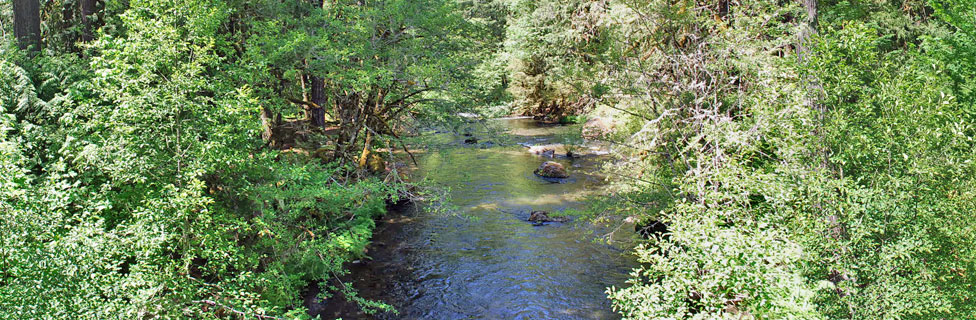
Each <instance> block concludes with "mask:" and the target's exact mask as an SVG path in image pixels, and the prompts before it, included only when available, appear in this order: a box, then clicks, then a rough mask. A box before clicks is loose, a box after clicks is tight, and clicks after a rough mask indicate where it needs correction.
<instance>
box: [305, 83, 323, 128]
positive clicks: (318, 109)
mask: <svg viewBox="0 0 976 320" xmlns="http://www.w3.org/2000/svg"><path fill="white" fill-rule="evenodd" d="M309 79H310V81H309V82H310V85H311V86H312V88H310V89H311V90H310V91H311V94H309V100H311V101H312V103H314V104H315V105H316V106H314V107H312V110H311V112H310V114H309V116H310V118H311V120H312V123H313V124H315V126H316V127H319V128H325V109H324V108H323V107H322V106H324V105H325V102H326V99H325V80H323V79H322V78H321V77H316V76H309Z"/></svg>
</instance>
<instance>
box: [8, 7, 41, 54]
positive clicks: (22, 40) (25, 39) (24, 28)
mask: <svg viewBox="0 0 976 320" xmlns="http://www.w3.org/2000/svg"><path fill="white" fill-rule="evenodd" d="M38 1H39V0H14V36H15V37H17V40H18V44H19V45H20V48H21V49H28V48H29V49H30V50H31V51H32V52H38V51H40V50H41V4H40V2H38Z"/></svg>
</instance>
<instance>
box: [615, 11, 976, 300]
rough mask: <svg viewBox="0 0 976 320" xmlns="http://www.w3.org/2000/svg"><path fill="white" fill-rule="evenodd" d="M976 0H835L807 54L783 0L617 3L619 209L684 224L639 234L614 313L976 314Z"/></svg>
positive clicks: (823, 13) (793, 14) (617, 293)
mask: <svg viewBox="0 0 976 320" xmlns="http://www.w3.org/2000/svg"><path fill="white" fill-rule="evenodd" d="M963 2H965V1H962V2H948V1H946V2H937V1H933V2H932V3H931V7H926V6H925V4H919V3H915V2H911V3H904V4H903V3H902V2H897V3H894V2H892V3H889V2H885V1H881V2H822V3H821V6H820V7H819V8H820V12H821V15H820V16H821V19H820V32H819V34H818V35H817V36H816V37H814V38H813V39H812V40H811V41H812V44H813V45H812V46H810V47H811V48H810V49H809V52H802V54H804V55H805V56H804V58H803V59H797V56H795V55H793V52H791V51H787V50H786V49H783V48H784V46H785V45H789V44H791V43H794V42H795V41H796V40H795V39H796V36H795V32H796V30H798V29H799V28H798V25H797V24H796V23H798V22H797V21H798V20H797V18H796V17H798V16H800V15H802V13H800V12H798V11H793V10H791V9H790V8H785V9H784V8H781V7H780V6H779V5H778V4H775V3H772V2H769V3H767V2H762V1H751V2H745V3H734V4H729V7H728V8H727V9H725V8H721V7H708V6H705V7H701V6H698V7H696V6H694V5H693V3H691V2H679V3H677V4H674V3H671V2H659V1H644V2H638V3H626V4H619V5H618V6H616V7H615V8H617V9H618V10H620V11H619V12H614V13H611V15H612V16H617V17H622V18H620V20H618V21H621V22H622V23H621V24H620V25H619V26H615V28H613V29H614V30H620V31H621V32H622V33H621V34H620V36H623V37H624V38H622V40H617V41H618V43H628V44H629V46H630V47H623V48H621V49H619V50H616V51H612V56H613V57H614V58H613V59H615V60H612V61H614V62H610V63H608V66H611V69H610V70H613V71H615V73H616V74H617V77H615V78H611V79H613V80H614V82H613V86H614V87H615V89H616V90H619V91H618V92H620V93H622V95H619V97H620V98H619V99H617V101H616V103H615V105H614V106H612V107H613V108H616V109H620V110H622V111H623V113H622V114H624V115H627V117H626V120H624V123H626V125H624V126H623V127H622V128H619V129H618V130H619V131H622V132H621V134H619V136H618V139H619V138H621V137H622V139H625V140H624V141H621V142H623V143H627V144H628V145H629V146H632V147H634V149H624V150H622V152H623V153H624V155H625V156H626V157H625V158H624V159H622V161H621V162H617V163H615V164H614V165H613V167H611V168H609V169H610V170H611V171H612V172H615V173H617V174H618V175H617V176H621V177H630V178H632V179H633V180H629V181H627V180H624V181H621V182H618V186H617V192H618V196H615V197H612V198H610V199H609V200H607V201H606V202H604V204H603V205H609V206H611V207H612V208H614V209H617V211H619V214H622V215H627V216H634V217H637V218H638V219H640V220H651V219H653V220H661V221H664V222H666V223H668V224H669V233H668V235H667V236H666V237H664V238H661V239H652V240H651V241H650V242H649V243H647V244H645V245H642V246H640V247H638V248H637V254H638V257H639V259H640V260H641V261H642V262H644V263H645V265H644V266H643V267H642V268H640V269H638V270H636V271H635V272H634V274H633V276H632V279H631V283H630V286H628V287H625V288H613V289H611V290H609V291H608V292H609V294H610V297H611V299H613V301H614V306H615V308H616V309H617V310H619V311H621V312H622V313H623V315H624V316H625V317H628V318H644V319H649V318H686V319H711V318H740V317H747V318H752V317H754V318H802V319H816V318H830V319H834V318H852V319H875V318H884V319H888V318H891V319H921V318H926V319H928V318H944V319H968V318H972V317H973V316H974V311H973V307H972V306H973V305H974V304H973V299H974V297H973V295H974V294H976V288H974V287H973V286H972V283H973V277H972V273H971V271H972V270H974V269H973V268H974V265H973V261H974V260H976V253H974V252H973V251H972V250H971V249H970V247H972V246H971V245H970V244H971V243H973V241H974V235H976V220H974V219H973V217H972V215H971V214H970V212H972V209H973V206H974V205H976V203H974V202H973V197H972V194H971V192H969V191H968V190H971V189H972V186H973V177H974V176H976V175H974V172H973V170H974V167H973V163H972V161H971V159H974V156H976V154H973V150H974V148H973V147H974V145H973V137H974V136H976V132H974V131H973V126H974V125H976V122H974V120H976V118H974V117H973V106H974V105H976V101H974V100H973V95H972V81H973V80H972V79H973V76H974V75H976V74H974V73H973V70H974V69H973V66H974V64H973V63H972V58H971V57H972V56H974V52H976V51H973V50H972V49H973V46H972V45H971V43H972V40H973V36H972V34H973V33H972V30H973V29H972V27H971V26H972V24H971V23H970V22H971V21H972V18H973V16H972V14H971V12H970V11H971V10H968V9H962V7H960V6H966V5H964V4H962V3H963ZM931 8H934V10H931ZM947 8H953V9H954V10H949V9H947ZM967 10H968V11H967ZM933 12H934V15H932V14H933ZM631 21H633V22H631ZM647 26H651V27H647ZM731 30H735V32H730V31H731ZM635 48H639V50H635ZM787 48H788V47H787ZM798 60H801V62H799V63H797V61H798ZM635 204H636V205H635ZM621 208H624V209H623V210H620V209H621Z"/></svg>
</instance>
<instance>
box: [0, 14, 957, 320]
mask: <svg viewBox="0 0 976 320" xmlns="http://www.w3.org/2000/svg"><path fill="white" fill-rule="evenodd" d="M974 8H976V5H974V2H973V1H972V0H873V1H838V0H801V1H780V0H742V1H732V0H537V1H535V0H355V1H353V0H321V1H319V0H311V1H304V0H300V1H277V0H274V1H272V0H253V1H239V0H229V1H228V0H154V1H147V0H128V1H102V0H47V1H40V0H12V1H4V2H0V235H2V236H0V319H24V318H50V319H77V318H84V319H131V318H146V319H155V318H204V319H237V318H288V319H292V318H308V317H309V315H308V313H307V310H306V305H304V304H303V297H304V294H305V293H306V291H307V290H308V288H310V287H312V286H316V287H320V288H321V289H322V291H323V293H322V295H323V296H325V297H327V298H329V299H332V298H337V297H340V296H341V297H343V298H344V299H351V300H353V301H355V302H356V303H358V304H359V305H360V306H361V307H362V308H363V309H364V310H367V312H370V313H372V312H381V311H386V312H393V311H392V309H393V308H392V306H389V305H386V304H384V303H383V302H382V301H371V300H369V299H365V298H362V297H358V296H357V294H356V292H354V290H352V289H351V287H352V286H351V285H350V284H347V283H344V282H343V281H342V280H339V279H340V278H341V276H342V275H344V274H346V273H347V272H348V270H347V268H346V263H347V262H349V261H352V260H354V259H357V258H362V257H364V256H365V255H366V253H365V250H364V249H365V248H366V245H367V244H368V242H369V240H370V237H371V236H372V233H373V229H374V227H375V220H374V219H376V218H377V217H379V216H381V215H383V214H384V213H385V212H386V211H387V209H386V208H387V204H388V203H393V202H397V201H399V200H400V199H402V198H407V197H410V196H412V195H413V193H415V192H417V191H416V190H417V188H415V187H414V186H413V184H412V183H410V182H406V181H405V180H404V178H403V174H402V172H398V168H399V166H398V165H396V162H397V161H403V162H406V161H411V158H412V157H413V155H412V154H411V153H410V151H407V150H410V149H412V148H417V147H419V146H420V145H422V143H413V144H411V141H415V140H412V139H413V138H416V136H417V135H418V132H419V131H420V129H423V128H430V127H433V126H435V125H444V126H447V127H451V126H452V125H454V124H456V123H457V122H459V121H462V120H460V119H461V118H462V117H460V116H459V113H465V114H475V115H479V116H483V117H493V116H502V115H527V116H534V117H536V118H537V119H539V120H540V121H546V122H562V123H567V122H589V123H601V124H602V126H603V129H605V130H602V132H601V134H599V135H597V136H595V137H590V138H592V139H598V140H603V141H605V142H608V143H611V144H612V145H613V146H614V159H613V160H611V162H610V163H608V164H607V165H606V167H605V168H604V172H605V173H606V174H607V176H608V177H610V178H609V180H610V181H611V188H610V192H609V193H608V194H606V195H602V196H598V197H594V198H593V199H590V200H591V201H590V202H591V208H590V211H592V213H593V214H592V215H591V218H592V219H591V222H593V223H607V224H619V221H621V220H623V219H632V220H637V221H641V222H642V223H649V222H655V223H658V222H659V223H662V224H666V225H667V229H668V231H667V232H666V233H663V234H658V235H652V236H650V237H648V239H646V240H644V241H642V242H641V243H640V244H639V245H637V246H636V248H634V249H633V251H634V253H635V254H636V255H637V257H638V259H639V260H640V262H641V266H640V267H639V268H637V269H635V270H633V272H632V273H631V277H630V280H629V281H628V283H622V284H620V285H619V286H614V287H612V288H608V289H607V295H608V298H609V299H610V301H611V303H612V306H613V309H614V311H615V312H618V313H619V314H620V315H621V316H622V317H624V318H627V319H658V318H665V319H731V318H735V319H781V318H789V319H797V318H798V319H972V318H976V215H974V214H973V213H974V212H976V210H974V209H976V193H974V190H976V163H974V160H976V142H974V137H976V9H974ZM584 127H585V126H584ZM584 134H585V132H584ZM394 152H396V153H397V155H394Z"/></svg>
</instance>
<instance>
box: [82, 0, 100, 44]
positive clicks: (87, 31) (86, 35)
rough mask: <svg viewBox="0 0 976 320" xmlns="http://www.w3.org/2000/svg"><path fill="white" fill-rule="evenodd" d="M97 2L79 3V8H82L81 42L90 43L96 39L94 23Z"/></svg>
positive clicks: (92, 0)
mask: <svg viewBox="0 0 976 320" xmlns="http://www.w3.org/2000/svg"><path fill="white" fill-rule="evenodd" d="M95 1H96V0H81V1H79V6H81V24H82V30H81V41H82V42H88V41H91V40H92V39H94V36H93V35H94V30H92V29H94V22H93V21H92V19H93V18H95V17H94V15H95Z"/></svg>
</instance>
